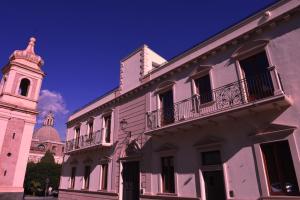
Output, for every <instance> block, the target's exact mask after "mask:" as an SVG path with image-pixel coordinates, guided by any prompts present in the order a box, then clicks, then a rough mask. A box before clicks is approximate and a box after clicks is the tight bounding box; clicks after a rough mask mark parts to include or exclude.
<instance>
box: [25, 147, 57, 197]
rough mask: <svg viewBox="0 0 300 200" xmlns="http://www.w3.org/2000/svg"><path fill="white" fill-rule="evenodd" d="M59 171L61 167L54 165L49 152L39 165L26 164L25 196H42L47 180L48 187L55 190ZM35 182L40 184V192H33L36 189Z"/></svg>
mask: <svg viewBox="0 0 300 200" xmlns="http://www.w3.org/2000/svg"><path fill="white" fill-rule="evenodd" d="M60 171H61V165H60V164H57V163H55V160H54V157H53V154H52V153H51V152H50V151H47V152H46V153H45V155H44V156H43V157H42V158H41V161H40V162H39V163H36V164H35V163H28V164H27V169H26V176H25V181H24V189H25V194H30V193H31V194H34V195H43V193H42V191H45V189H46V179H47V178H48V179H49V186H51V187H52V188H53V189H55V190H57V189H58V187H59V178H60ZM36 182H38V183H39V184H40V186H39V187H40V189H41V190H34V188H38V187H37V185H38V184H36Z"/></svg>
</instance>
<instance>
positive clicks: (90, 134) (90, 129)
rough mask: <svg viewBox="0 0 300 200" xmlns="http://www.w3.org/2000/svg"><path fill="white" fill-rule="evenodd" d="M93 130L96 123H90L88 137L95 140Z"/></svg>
mask: <svg viewBox="0 0 300 200" xmlns="http://www.w3.org/2000/svg"><path fill="white" fill-rule="evenodd" d="M93 129H94V122H89V123H88V136H89V138H93Z"/></svg>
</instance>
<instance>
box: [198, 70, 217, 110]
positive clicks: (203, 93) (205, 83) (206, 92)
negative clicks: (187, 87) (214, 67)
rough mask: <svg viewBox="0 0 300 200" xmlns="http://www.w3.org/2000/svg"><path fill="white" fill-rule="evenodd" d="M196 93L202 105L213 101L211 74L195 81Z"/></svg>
mask: <svg viewBox="0 0 300 200" xmlns="http://www.w3.org/2000/svg"><path fill="white" fill-rule="evenodd" d="M195 86H196V92H197V94H198V95H199V100H200V104H203V103H208V102H211V101H212V100H213V96H212V90H211V84H210V77H209V74H207V75H205V76H202V77H200V78H197V79H195Z"/></svg>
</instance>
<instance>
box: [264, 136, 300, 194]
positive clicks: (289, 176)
mask: <svg viewBox="0 0 300 200" xmlns="http://www.w3.org/2000/svg"><path fill="white" fill-rule="evenodd" d="M261 150H262V153H263V158H264V163H265V170H266V174H267V176H268V184H269V190H270V193H271V194H273V195H300V194H299V187H298V183H297V178H296V174H295V168H294V164H293V160H292V155H291V152H290V148H289V143H288V141H280V142H272V143H266V144H261Z"/></svg>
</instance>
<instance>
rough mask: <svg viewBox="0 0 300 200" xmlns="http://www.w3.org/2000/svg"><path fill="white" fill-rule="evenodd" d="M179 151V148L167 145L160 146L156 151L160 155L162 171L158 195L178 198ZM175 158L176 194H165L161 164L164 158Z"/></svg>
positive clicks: (158, 161) (160, 169)
mask: <svg viewBox="0 0 300 200" xmlns="http://www.w3.org/2000/svg"><path fill="white" fill-rule="evenodd" d="M177 150H178V147H176V146H174V145H172V144H169V143H166V144H163V145H162V146H160V147H159V148H158V149H156V152H157V153H158V156H157V159H158V160H157V163H159V166H158V169H159V171H160V173H159V174H158V186H159V190H158V195H172V196H177V195H178V188H177V186H178V173H177V169H178V167H177ZM170 156H172V157H173V162H174V163H173V164H174V188H175V192H174V193H165V192H164V191H163V182H162V163H161V158H162V157H170Z"/></svg>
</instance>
